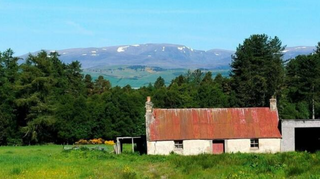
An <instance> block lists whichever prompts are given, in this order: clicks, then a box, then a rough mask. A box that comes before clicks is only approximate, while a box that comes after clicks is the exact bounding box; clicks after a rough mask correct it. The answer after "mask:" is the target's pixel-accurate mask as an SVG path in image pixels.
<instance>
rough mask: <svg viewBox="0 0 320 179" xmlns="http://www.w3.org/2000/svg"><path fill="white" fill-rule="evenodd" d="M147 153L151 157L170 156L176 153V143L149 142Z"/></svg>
mask: <svg viewBox="0 0 320 179" xmlns="http://www.w3.org/2000/svg"><path fill="white" fill-rule="evenodd" d="M147 147H148V149H147V153H148V154H151V155H157V154H158V155H169V154H170V152H172V151H174V141H153V142H149V141H147Z"/></svg>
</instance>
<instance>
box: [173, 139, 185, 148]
mask: <svg viewBox="0 0 320 179" xmlns="http://www.w3.org/2000/svg"><path fill="white" fill-rule="evenodd" d="M174 148H175V149H183V141H182V140H175V141H174Z"/></svg>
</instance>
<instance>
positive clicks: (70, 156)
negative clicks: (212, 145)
mask: <svg viewBox="0 0 320 179" xmlns="http://www.w3.org/2000/svg"><path fill="white" fill-rule="evenodd" d="M127 148H130V146H128V147H127ZM111 149H112V148H111V147H109V148H108V150H109V151H112V150H111ZM0 168H1V170H0V177H1V178H284V177H286V178H319V177H320V152H319V153H316V154H309V153H295V152H292V153H278V154H258V155H257V154H223V155H199V156H177V155H170V156H147V155H142V156H140V155H137V154H128V153H125V154H122V155H115V154H112V153H109V152H101V151H86V150H72V151H63V150H62V146H58V145H49V146H25V147H0Z"/></svg>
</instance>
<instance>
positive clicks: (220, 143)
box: [212, 140, 224, 154]
mask: <svg viewBox="0 0 320 179" xmlns="http://www.w3.org/2000/svg"><path fill="white" fill-rule="evenodd" d="M212 153H213V154H222V153H224V140H213V141H212Z"/></svg>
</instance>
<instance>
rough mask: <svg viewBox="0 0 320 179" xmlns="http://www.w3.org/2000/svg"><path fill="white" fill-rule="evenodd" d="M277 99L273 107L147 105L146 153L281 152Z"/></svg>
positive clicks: (148, 103) (150, 103)
mask: <svg viewBox="0 0 320 179" xmlns="http://www.w3.org/2000/svg"><path fill="white" fill-rule="evenodd" d="M278 119H279V118H278V111H277V107H276V100H275V99H271V100H270V108H268V107H259V108H189V109H160V108H153V104H152V102H151V99H150V97H148V98H147V102H146V140H147V154H162V155H167V154H170V153H171V152H174V153H178V154H182V155H197V154H202V153H213V154H219V153H224V152H254V153H275V152H280V151H281V134H280V131H279V129H278V124H279V120H278Z"/></svg>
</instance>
